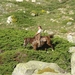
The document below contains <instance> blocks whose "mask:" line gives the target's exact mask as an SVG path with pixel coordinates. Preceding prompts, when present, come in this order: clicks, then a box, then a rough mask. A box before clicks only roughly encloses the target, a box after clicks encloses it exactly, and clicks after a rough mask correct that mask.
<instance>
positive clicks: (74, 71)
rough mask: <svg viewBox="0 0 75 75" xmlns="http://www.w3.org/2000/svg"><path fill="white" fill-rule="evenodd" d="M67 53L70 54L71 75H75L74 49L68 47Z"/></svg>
mask: <svg viewBox="0 0 75 75" xmlns="http://www.w3.org/2000/svg"><path fill="white" fill-rule="evenodd" d="M69 52H70V53H72V56H71V74H72V75H75V47H70V48H69Z"/></svg>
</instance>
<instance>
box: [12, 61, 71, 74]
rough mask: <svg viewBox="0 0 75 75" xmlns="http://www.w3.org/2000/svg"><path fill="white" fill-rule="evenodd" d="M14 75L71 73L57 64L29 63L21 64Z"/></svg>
mask: <svg viewBox="0 0 75 75" xmlns="http://www.w3.org/2000/svg"><path fill="white" fill-rule="evenodd" d="M12 75H70V73H65V71H64V70H63V69H61V68H60V67H59V66H58V65H57V64H56V63H46V62H41V61H29V62H27V63H19V64H18V65H17V66H16V68H15V69H14V71H13V73H12Z"/></svg>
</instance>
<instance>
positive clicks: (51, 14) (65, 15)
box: [0, 0, 75, 75]
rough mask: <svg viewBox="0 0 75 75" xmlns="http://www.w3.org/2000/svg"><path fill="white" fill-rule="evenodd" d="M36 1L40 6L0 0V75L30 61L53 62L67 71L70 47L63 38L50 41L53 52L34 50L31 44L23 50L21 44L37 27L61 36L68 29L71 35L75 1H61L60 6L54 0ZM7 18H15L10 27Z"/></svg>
mask: <svg viewBox="0 0 75 75" xmlns="http://www.w3.org/2000/svg"><path fill="white" fill-rule="evenodd" d="M38 1H39V2H41V4H37V3H32V2H26V1H24V2H20V3H19V2H15V1H14V0H11V1H6V0H4V2H3V0H0V5H1V6H0V75H11V73H12V72H13V70H14V68H15V66H16V65H17V64H18V63H22V62H27V61H30V60H39V61H44V62H49V63H50V62H54V63H57V64H58V65H59V66H60V67H61V68H63V69H64V70H66V71H68V72H70V53H69V52H68V50H69V47H71V46H73V44H72V43H69V42H68V41H67V40H66V39H64V38H62V37H61V38H60V37H54V38H53V39H51V40H52V44H53V45H54V48H55V49H54V51H52V50H51V48H48V49H47V51H45V50H37V51H34V50H33V49H32V48H30V44H28V45H27V47H26V48H25V47H24V46H23V41H24V38H25V37H33V36H34V35H35V32H36V30H37V29H36V27H37V26H38V25H41V26H42V27H43V29H45V30H50V31H53V32H55V34H56V35H60V36H64V34H65V33H67V32H68V31H69V30H70V31H72V32H74V30H75V28H74V24H75V22H74V19H75V16H74V13H75V10H74V7H75V1H74V0H63V1H62V2H61V3H60V2H58V1H57V0H43V1H41V0H38ZM9 16H14V17H13V22H12V23H10V24H8V23H7V22H6V21H7V18H8V17H9ZM61 33H62V34H63V35H61ZM43 35H45V33H43ZM46 35H47V34H46ZM65 37H66V36H65ZM59 56H60V57H59Z"/></svg>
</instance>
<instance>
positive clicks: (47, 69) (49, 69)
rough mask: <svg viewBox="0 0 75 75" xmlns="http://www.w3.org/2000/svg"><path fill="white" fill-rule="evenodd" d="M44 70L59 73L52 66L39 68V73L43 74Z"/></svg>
mask: <svg viewBox="0 0 75 75" xmlns="http://www.w3.org/2000/svg"><path fill="white" fill-rule="evenodd" d="M44 72H54V73H57V72H56V71H55V70H54V69H51V68H49V67H47V68H44V69H42V70H38V74H42V73H44Z"/></svg>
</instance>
